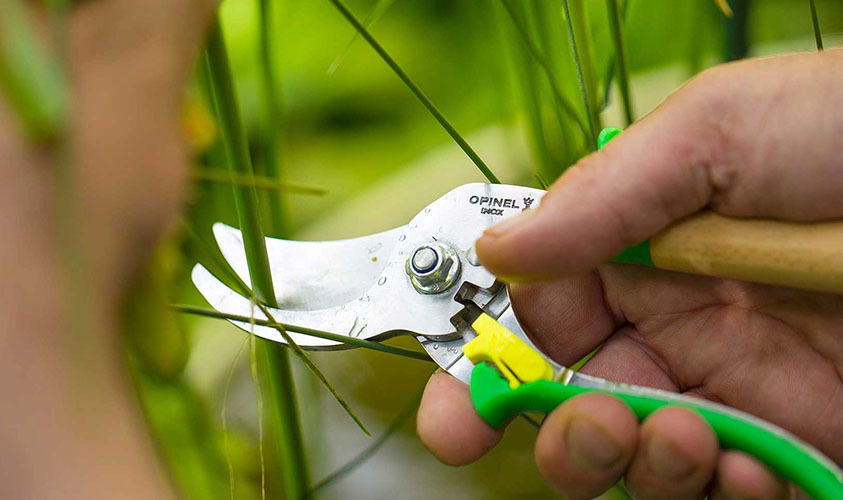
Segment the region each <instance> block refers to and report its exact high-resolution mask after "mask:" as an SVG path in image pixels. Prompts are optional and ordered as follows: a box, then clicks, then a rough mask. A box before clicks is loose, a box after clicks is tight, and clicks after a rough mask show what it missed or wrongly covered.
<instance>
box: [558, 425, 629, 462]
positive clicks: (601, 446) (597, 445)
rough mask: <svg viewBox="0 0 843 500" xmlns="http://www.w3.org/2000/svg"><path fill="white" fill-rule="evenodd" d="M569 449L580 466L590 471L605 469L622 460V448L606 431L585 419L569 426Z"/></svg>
mask: <svg viewBox="0 0 843 500" xmlns="http://www.w3.org/2000/svg"><path fill="white" fill-rule="evenodd" d="M567 438H568V439H567V443H568V449H569V450H570V452H571V456H572V457H573V458H574V460H576V461H577V462H579V464H580V465H581V466H582V467H584V468H588V469H593V468H598V469H605V468H608V467H610V466H612V465H613V464H615V463H616V462H617V461H618V460H620V458H621V448H620V446H618V444H617V443H616V442H615V440H614V439H612V438H611V437H610V436H609V435H608V434H607V433H606V431H604V430H603V429H601V428H600V427H599V426H597V425H595V424H593V423H591V422H589V421H588V420H587V419H585V418H575V419H574V420H573V421H572V422H571V423H570V424H569V425H568V435H567Z"/></svg>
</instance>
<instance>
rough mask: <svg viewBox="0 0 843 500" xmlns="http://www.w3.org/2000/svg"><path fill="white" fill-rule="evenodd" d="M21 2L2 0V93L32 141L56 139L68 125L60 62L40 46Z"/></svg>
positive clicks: (20, 0)
mask: <svg viewBox="0 0 843 500" xmlns="http://www.w3.org/2000/svg"><path fill="white" fill-rule="evenodd" d="M26 9H27V7H26V5H25V2H23V1H22V0H0V12H2V15H0V91H2V92H3V94H5V95H6V98H7V100H8V102H9V104H10V106H11V108H12V110H14V112H15V115H17V117H18V118H19V119H20V122H21V124H22V125H23V128H24V130H25V131H26V132H27V134H28V135H29V137H30V139H32V140H35V141H45V140H49V139H52V138H54V137H56V136H57V135H58V134H59V132H60V131H61V129H62V128H63V127H64V125H65V123H66V122H67V113H68V95H67V89H66V86H65V79H64V73H63V71H62V68H61V64H60V63H59V61H58V60H57V59H56V58H54V57H52V56H51V55H50V53H49V52H48V51H47V50H46V49H45V47H44V46H43V45H42V44H40V43H39V42H40V40H38V38H37V36H36V32H35V29H34V26H32V23H31V22H30V19H29V17H28V15H27V11H26Z"/></svg>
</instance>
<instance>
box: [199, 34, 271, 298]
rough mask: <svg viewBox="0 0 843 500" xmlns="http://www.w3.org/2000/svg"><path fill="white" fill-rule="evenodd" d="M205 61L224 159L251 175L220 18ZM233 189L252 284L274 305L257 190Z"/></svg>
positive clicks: (211, 37)
mask: <svg viewBox="0 0 843 500" xmlns="http://www.w3.org/2000/svg"><path fill="white" fill-rule="evenodd" d="M205 62H206V67H207V70H208V74H209V75H210V77H211V82H212V89H213V93H214V104H215V109H216V112H217V115H218V117H219V120H218V123H219V126H220V132H221V136H222V142H223V145H224V149H225V156H226V163H227V164H228V168H229V170H230V171H232V172H233V173H235V174H239V175H242V176H246V177H251V176H253V175H254V170H253V168H252V160H251V157H250V155H249V144H248V142H247V139H246V131H245V130H244V128H243V123H242V121H241V118H240V109H239V107H238V105H237V99H236V97H235V91H234V82H233V80H232V77H231V68H230V66H229V63H228V54H227V53H226V48H225V40H224V38H223V34H222V27H221V26H220V23H219V20H216V21H215V22H214V24H213V27H212V29H211V32H210V36H209V38H208V48H207V50H206V58H205ZM233 192H234V203H235V206H236V209H237V219H238V221H239V222H240V230H241V232H242V234H243V246H244V247H245V251H246V257H247V261H248V267H249V276H250V278H251V280H252V288H253V289H254V292H255V294H256V295H257V296H258V298H259V299H260V300H261V301H262V302H265V303H267V304H269V305H271V306H273V307H277V305H278V304H277V302H276V299H275V290H274V288H273V285H272V276H271V274H270V271H269V257H268V256H267V253H266V243H265V241H264V230H263V225H262V222H261V219H262V218H261V212H260V207H259V206H258V197H257V191H255V189H254V187H245V186H240V187H236V188H235V189H234V190H233Z"/></svg>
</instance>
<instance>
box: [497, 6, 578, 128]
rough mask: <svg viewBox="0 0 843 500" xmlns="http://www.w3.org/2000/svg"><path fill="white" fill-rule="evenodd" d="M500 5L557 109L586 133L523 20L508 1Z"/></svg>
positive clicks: (562, 124)
mask: <svg viewBox="0 0 843 500" xmlns="http://www.w3.org/2000/svg"><path fill="white" fill-rule="evenodd" d="M502 4H503V6H504V8H505V9H506V12H507V14H509V17H510V19H512V23H513V25H514V26H515V28H516V30H517V32H518V34H519V35H520V37H521V40H523V42H524V46H525V47H526V48H527V51H528V52H529V53H530V55H531V56H532V58H533V59H534V60H535V61H536V64H538V65H539V66H540V67H541V68H542V70H543V71H544V74H545V76H546V77H547V80H548V82H549V84H550V90H551V92H552V94H553V98H554V100H555V101H556V105H557V107H558V108H560V109H562V110H563V111H564V112H565V114H567V115H568V116H569V117H570V118H571V119H572V120H574V122H575V123H576V124H577V126H578V127H579V128H580V130H582V131H583V133H586V128H585V125H584V124H583V122H582V118H580V116H579V115H578V114H577V111H576V109H574V106H573V105H572V104H571V103H570V101H568V99H566V98H565V96H564V95H562V91H561V90H560V87H559V82H558V80H557V79H556V75H555V74H554V72H553V69H552V68H551V67H550V64H549V63H548V62H547V59H546V58H545V57H544V54H542V52H541V50H540V49H539V48H538V46H536V44H535V42H533V40H532V38H530V34H529V33H528V31H527V27H526V26H525V25H524V22H523V20H522V19H521V18H520V16H518V13H517V12H515V9H514V8H513V6H512V3H511V1H510V0H502ZM560 126H562V127H564V126H565V125H564V123H561V124H560Z"/></svg>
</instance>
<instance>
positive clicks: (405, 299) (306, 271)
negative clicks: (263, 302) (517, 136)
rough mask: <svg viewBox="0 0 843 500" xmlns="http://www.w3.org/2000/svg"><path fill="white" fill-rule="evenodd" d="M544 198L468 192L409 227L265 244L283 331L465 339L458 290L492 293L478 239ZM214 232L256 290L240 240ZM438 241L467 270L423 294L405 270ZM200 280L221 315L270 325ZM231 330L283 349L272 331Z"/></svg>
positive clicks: (314, 342) (199, 272)
mask: <svg viewBox="0 0 843 500" xmlns="http://www.w3.org/2000/svg"><path fill="white" fill-rule="evenodd" d="M543 194H544V191H541V190H538V189H533V188H527V187H521V186H508V185H500V184H496V185H492V184H466V185H463V186H460V187H458V188H456V189H454V190H452V191H451V192H449V193H447V194H446V195H444V196H442V197H441V198H439V199H438V200H436V201H434V202H433V203H431V204H430V205H428V206H427V208H425V209H424V210H422V212H420V213H419V214H417V215H416V216H415V217H414V218H413V219H412V220H411V221H410V223H409V224H407V225H406V226H404V227H400V228H397V229H394V230H391V231H386V232H383V233H379V234H376V235H372V236H366V237H362V238H355V239H351V240H339V241H331V242H294V241H285V240H277V239H268V240H267V249H268V252H269V259H270V267H271V271H272V276H273V283H274V284H275V287H276V293H277V294H278V298H279V303H280V304H281V309H273V310H271V314H272V315H273V316H274V319H275V320H276V321H278V322H280V323H288V324H292V325H296V326H302V327H307V328H312V329H316V330H323V331H328V332H331V333H335V334H340V335H348V336H354V337H358V338H362V339H370V340H382V339H384V338H388V337H390V336H393V335H396V334H398V333H411V334H414V335H416V336H420V337H425V340H426V341H427V340H433V341H440V342H447V341H451V340H453V339H454V338H455V336H456V335H458V334H455V329H454V327H453V325H452V324H451V322H450V319H451V317H452V316H454V315H455V314H457V313H458V312H459V311H460V310H461V309H462V307H463V306H462V305H461V304H460V303H458V302H457V301H455V300H454V295H455V293H456V292H457V290H458V289H459V288H460V285H461V284H462V283H463V282H470V283H473V284H475V285H476V286H478V287H481V288H488V287H491V286H492V285H493V284H494V283H495V277H494V276H493V275H492V274H491V273H489V272H488V271H487V270H486V269H485V268H483V267H482V266H481V265H480V263H479V261H478V260H477V257H476V255H475V254H474V242H475V240H476V239H477V238H478V237H479V236H480V235H481V234H482V232H483V230H484V229H486V228H487V227H489V226H491V225H492V224H494V223H496V222H498V221H500V220H501V219H503V218H506V217H509V216H512V215H516V214H518V213H520V212H521V211H522V210H524V209H526V208H529V207H530V206H531V205H532V206H535V205H537V204H538V200H539V199H540V198H541V197H542V195H543ZM214 232H215V234H216V235H217V239H218V241H219V244H220V248H221V249H222V251H223V254H224V255H225V258H226V259H227V260H228V261H229V262H230V263H231V264H232V266H233V267H234V269H235V270H236V271H237V273H238V274H239V275H240V277H241V278H242V279H243V280H244V281H245V282H246V283H250V280H249V279H248V277H249V275H248V267H247V265H246V257H245V251H244V250H243V243H242V238H241V236H240V232H239V231H237V230H236V229H232V228H227V227H225V226H222V225H217V226H215V227H214ZM432 242H438V243H441V244H445V245H447V246H449V247H450V248H451V249H452V250H453V251H454V252H455V253H456V255H457V257H458V259H459V262H460V268H461V270H460V274H459V278H458V279H457V281H456V282H455V283H454V284H453V286H451V287H450V288H448V289H446V290H444V291H442V292H441V293H436V294H423V293H419V292H418V291H417V290H416V289H415V288H414V287H413V285H412V284H411V282H410V280H409V279H408V277H407V274H406V270H405V265H406V262H407V259H408V258H409V257H410V256H411V255H412V254H413V251H414V250H415V249H416V248H419V247H420V246H422V245H429V244H430V243H432ZM386 255H388V256H389V257H388V258H385V256H386ZM193 281H194V283H195V284H196V286H197V288H198V289H199V291H200V292H201V293H202V295H204V296H205V298H206V299H207V300H208V302H210V303H211V305H212V306H213V307H214V308H215V309H217V310H219V311H221V312H225V313H229V314H235V315H239V316H247V317H252V316H253V317H256V318H260V319H267V318H265V317H264V316H263V315H262V314H260V311H259V310H258V311H255V310H254V308H253V306H252V304H251V302H250V301H249V299H247V298H245V297H242V296H240V295H238V294H237V293H235V292H234V291H232V290H230V289H228V287H226V286H225V285H223V284H222V283H221V282H220V281H219V280H217V279H216V278H215V277H214V276H212V275H211V274H210V273H209V272H208V271H207V270H206V269H205V268H204V267H202V266H200V265H197V266H196V267H195V268H194V270H193ZM234 323H235V324H237V325H238V326H239V327H241V328H243V329H244V330H247V331H253V332H254V333H255V334H256V335H259V336H261V337H264V338H267V339H270V340H274V341H277V342H283V339H282V338H281V337H280V335H278V333H277V332H276V331H275V330H273V329H271V328H266V327H259V326H255V325H251V324H249V323H242V322H241V323H238V322H234ZM293 338H294V340H295V341H296V343H298V344H299V345H300V346H302V347H303V348H308V349H338V348H343V347H345V345H344V344H342V343H338V342H334V341H329V340H324V339H320V338H315V337H310V336H304V335H295V336H294V337H293ZM431 348H432V349H435V348H434V347H431ZM440 364H441V363H440ZM443 366H444V365H443Z"/></svg>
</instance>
